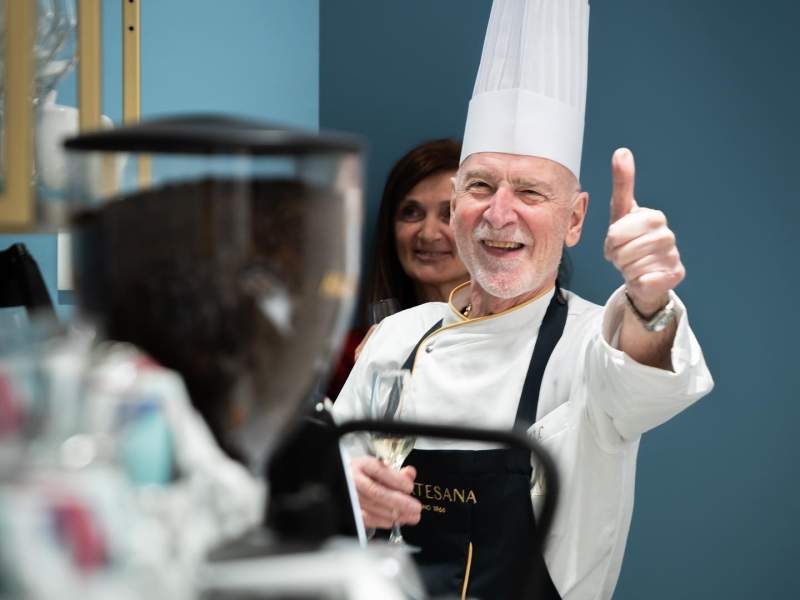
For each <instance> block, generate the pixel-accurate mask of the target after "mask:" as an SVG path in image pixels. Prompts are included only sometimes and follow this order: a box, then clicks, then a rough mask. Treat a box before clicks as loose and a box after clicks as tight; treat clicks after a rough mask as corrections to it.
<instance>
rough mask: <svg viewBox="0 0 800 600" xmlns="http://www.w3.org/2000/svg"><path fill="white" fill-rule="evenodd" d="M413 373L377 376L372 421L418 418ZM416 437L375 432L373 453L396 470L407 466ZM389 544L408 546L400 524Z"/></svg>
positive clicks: (394, 526) (391, 372)
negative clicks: (412, 382)
mask: <svg viewBox="0 0 800 600" xmlns="http://www.w3.org/2000/svg"><path fill="white" fill-rule="evenodd" d="M410 383H411V371H409V370H408V369H393V370H388V371H381V372H379V373H376V375H375V380H374V383H373V386H372V398H371V413H372V418H373V419H377V420H383V421H401V420H413V419H414V403H413V400H412V396H411V393H410V387H411V386H410ZM415 441H416V438H415V437H414V436H403V435H391V434H385V433H378V432H375V433H373V434H372V450H373V453H374V454H375V456H376V457H377V458H379V459H380V460H381V461H382V462H383V463H384V464H385V465H388V466H389V467H391V468H392V469H394V470H395V471H399V470H400V468H401V467H402V466H403V461H404V460H405V459H406V457H407V456H408V455H409V453H410V452H411V450H412V449H413V448H414V442H415ZM389 543H390V544H396V545H405V540H403V534H402V533H401V532H400V525H398V524H397V523H396V522H395V523H393V524H392V531H391V533H390V534H389Z"/></svg>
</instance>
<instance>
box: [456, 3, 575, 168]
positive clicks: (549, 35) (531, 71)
mask: <svg viewBox="0 0 800 600" xmlns="http://www.w3.org/2000/svg"><path fill="white" fill-rule="evenodd" d="M588 42H589V2H588V0H494V3H493V4H492V12H491V15H490V16H489V25H488V27H487V28H486V39H485V41H484V43H483V54H482V55H481V65H480V67H479V68H478V76H477V78H476V80H475V89H474V91H473V93H472V100H471V101H470V103H469V112H468V114H467V124H466V127H465V131H464V143H463V147H462V152H461V161H462V162H463V161H464V159H465V158H467V157H468V156H469V155H470V154H474V153H475V152H505V153H509V154H523V155H528V156H539V157H542V158H549V159H550V160H554V161H556V162H558V163H560V164H562V165H564V166H565V167H567V168H568V169H569V170H570V171H572V173H573V174H574V175H575V177H578V178H579V177H580V171H581V148H582V146H583V123H584V113H585V112H586V72H587V63H588Z"/></svg>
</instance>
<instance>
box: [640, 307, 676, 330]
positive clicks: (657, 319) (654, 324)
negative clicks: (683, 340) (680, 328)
mask: <svg viewBox="0 0 800 600" xmlns="http://www.w3.org/2000/svg"><path fill="white" fill-rule="evenodd" d="M674 318H675V309H674V308H673V306H672V302H670V303H669V304H667V306H665V307H664V308H662V309H661V310H660V311H659V312H658V313H657V314H656V315H655V316H654V317H653V318H652V319H651V320H650V322H649V323H647V325H645V327H646V328H647V329H649V330H650V331H663V330H664V329H665V328H666V326H667V325H669V323H670V321H672V319H674Z"/></svg>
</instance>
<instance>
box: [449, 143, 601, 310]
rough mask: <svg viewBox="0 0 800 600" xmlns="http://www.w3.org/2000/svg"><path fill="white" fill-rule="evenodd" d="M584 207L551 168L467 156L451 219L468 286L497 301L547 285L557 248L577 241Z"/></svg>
mask: <svg viewBox="0 0 800 600" xmlns="http://www.w3.org/2000/svg"><path fill="white" fill-rule="evenodd" d="M587 204H588V195H587V194H586V193H585V192H580V187H579V185H578V182H577V180H576V179H575V177H574V176H573V175H572V173H571V172H570V171H569V170H568V169H566V168H565V167H563V166H562V165H560V164H558V163H556V162H553V161H551V160H548V159H544V158H537V157H532V156H521V155H516V154H500V153H494V152H481V153H477V154H472V155H470V156H469V157H468V158H467V159H466V160H465V161H464V162H463V163H462V165H461V167H460V169H459V171H458V174H457V176H456V179H455V181H454V194H453V200H452V204H451V219H452V223H453V229H454V233H455V240H456V246H457V247H458V252H459V255H460V256H461V260H462V261H463V262H464V264H465V265H466V267H467V270H468V271H469V272H470V275H471V276H472V279H473V282H474V283H476V284H477V285H479V286H480V287H481V288H482V289H483V290H484V291H485V292H487V293H488V294H490V295H491V296H494V297H496V298H503V299H511V298H516V297H518V296H523V295H528V294H529V293H530V292H538V291H540V290H542V289H544V288H546V287H548V286H550V285H552V283H553V282H554V281H555V278H556V274H557V273H558V265H559V262H560V261H561V253H562V249H563V247H564V245H565V244H566V245H567V246H574V245H575V244H577V243H578V240H579V239H580V235H581V227H582V226H583V219H584V217H585V215H586V207H587Z"/></svg>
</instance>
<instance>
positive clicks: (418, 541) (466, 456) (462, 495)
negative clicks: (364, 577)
mask: <svg viewBox="0 0 800 600" xmlns="http://www.w3.org/2000/svg"><path fill="white" fill-rule="evenodd" d="M566 320H567V304H566V300H565V299H564V297H563V296H562V295H561V291H560V290H559V289H558V287H556V291H555V294H554V295H553V298H552V300H551V301H550V304H549V305H548V307H547V312H546V313H545V316H544V319H543V320H542V325H541V327H540V329H539V335H538V338H537V339H536V345H535V347H534V350H533V355H532V356H531V363H530V366H529V367H528V372H527V375H526V376H525V383H524V385H523V388H522V394H521V396H520V400H519V405H518V408H517V416H516V420H515V426H516V427H518V428H519V427H522V428H524V429H528V428H529V427H530V426H531V425H533V423H534V421H535V420H536V407H537V405H538V401H539V388H540V387H541V384H542V375H543V374H544V369H545V366H546V365H547V361H548V359H549V358H550V355H551V354H552V352H553V348H555V346H556V344H557V343H558V340H559V339H560V338H561V333H562V332H563V331H564V324H565V323H566ZM441 324H442V321H439V323H437V324H436V325H434V326H433V328H431V330H430V331H428V333H426V334H425V335H424V336H423V337H422V339H420V341H419V342H418V343H417V346H416V347H415V348H414V350H413V351H412V353H411V355H410V356H409V357H408V359H407V360H406V362H405V364H404V365H403V368H407V369H411V368H412V367H413V363H414V357H415V355H416V352H417V350H418V349H419V345H420V344H421V343H422V341H423V340H424V339H425V338H426V337H427V336H428V335H429V334H430V333H432V332H433V331H435V330H436V329H438V328H439V327H440V326H441ZM406 463H407V464H409V465H413V466H414V467H415V468H416V469H417V479H416V482H415V484H414V495H415V496H416V497H417V498H418V499H419V500H420V501H421V502H422V505H423V510H422V519H421V520H420V522H419V524H417V525H414V526H410V527H404V528H403V537H404V538H405V539H406V541H407V542H408V543H409V544H410V545H413V546H417V547H419V548H421V551H420V552H418V553H416V554H414V559H415V561H416V563H417V566H418V567H419V570H420V573H421V575H422V579H423V581H424V582H425V585H426V587H427V589H428V592H429V593H430V594H431V595H440V594H457V595H460V596H461V597H462V598H465V597H467V596H469V597H474V598H481V599H483V600H506V599H512V598H515V597H518V595H519V590H521V589H522V585H523V583H524V582H525V578H526V577H528V576H529V573H530V570H531V564H532V556H531V551H532V550H531V549H532V548H533V544H534V539H535V533H536V522H535V519H534V514H533V507H532V505H531V495H530V487H531V474H532V468H531V461H530V454H529V453H528V451H527V450H523V449H521V448H508V449H498V450H413V451H412V452H411V454H410V455H409V456H408V458H407V459H406ZM538 560H539V567H540V573H542V574H543V576H540V577H539V581H538V583H537V585H536V593H535V595H534V596H531V600H534V599H535V600H560V598H561V597H560V596H559V594H558V591H557V590H556V588H555V586H554V585H553V582H552V580H551V579H550V575H549V573H547V569H546V567H545V565H544V559H543V558H542V557H541V555H540V556H539V559H538ZM515 594H517V596H515Z"/></svg>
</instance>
